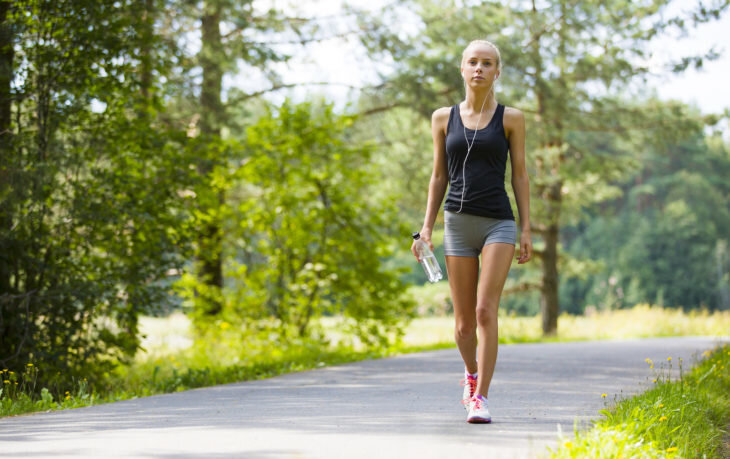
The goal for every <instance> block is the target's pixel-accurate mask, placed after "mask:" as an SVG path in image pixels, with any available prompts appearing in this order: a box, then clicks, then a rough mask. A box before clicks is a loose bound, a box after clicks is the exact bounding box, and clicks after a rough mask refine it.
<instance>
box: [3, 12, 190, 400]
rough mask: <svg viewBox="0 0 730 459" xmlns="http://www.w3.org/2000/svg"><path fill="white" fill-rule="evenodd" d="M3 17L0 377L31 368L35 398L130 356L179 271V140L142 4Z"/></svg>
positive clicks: (183, 227) (182, 170)
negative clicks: (164, 105) (44, 388)
mask: <svg viewBox="0 0 730 459" xmlns="http://www.w3.org/2000/svg"><path fill="white" fill-rule="evenodd" d="M6 5H7V3H6V2H3V3H2V8H0V12H2V13H3V14H4V16H2V19H3V22H2V24H1V25H0V30H2V32H3V35H2V36H3V41H2V46H0V48H1V49H2V53H3V56H8V46H9V47H10V49H12V50H13V51H14V55H11V58H7V57H6V58H5V60H4V61H3V64H4V65H3V66H2V71H3V77H4V79H3V83H4V84H3V86H2V88H3V89H2V92H0V106H1V107H3V113H4V114H7V113H8V111H9V112H10V113H11V114H12V116H11V117H10V118H9V120H10V121H9V122H8V121H7V119H8V118H3V123H5V124H4V130H3V133H2V136H3V137H2V139H3V143H2V147H1V148H0V150H1V151H2V155H3V157H2V165H1V166H0V167H2V169H1V171H2V175H3V177H2V178H3V180H2V185H1V186H2V193H1V194H0V221H2V223H3V225H2V227H0V247H2V251H1V252H0V278H1V279H2V281H0V288H2V290H0V363H2V365H3V367H5V368H10V369H16V370H19V369H20V368H21V367H22V366H23V365H24V364H25V363H27V362H29V361H30V362H33V363H34V364H36V366H37V367H39V368H41V371H42V373H41V374H40V380H39V381H38V383H39V388H40V387H41V386H40V384H46V383H48V382H49V381H50V380H53V379H67V380H69V379H71V378H73V377H81V376H83V377H88V378H89V380H90V381H93V380H94V379H96V378H97V377H100V375H101V374H103V372H104V371H105V370H108V369H109V368H110V367H111V366H113V365H115V364H116V362H117V361H124V360H125V359H127V358H129V357H130V356H131V355H133V354H134V352H135V351H136V350H137V349H138V347H139V336H138V335H139V333H138V327H137V318H138V316H139V314H140V313H142V312H150V311H153V310H154V309H153V308H154V307H155V306H158V307H163V306H164V303H165V301H166V299H167V295H166V290H167V288H166V286H165V285H164V281H165V279H166V277H167V275H166V272H167V271H168V270H170V269H173V268H179V267H180V265H181V263H182V259H184V257H185V252H186V248H187V247H188V246H189V238H188V229H189V228H188V226H187V224H188V219H187V217H186V214H185V212H184V211H183V199H182V198H181V197H180V196H178V190H182V189H185V188H187V187H189V186H190V184H191V178H190V174H189V173H188V172H187V167H185V163H186V158H185V154H186V151H187V150H186V148H185V146H186V145H185V137H184V132H180V131H175V130H170V129H167V128H166V127H164V126H163V125H161V123H160V122H159V119H158V117H157V113H158V110H159V108H160V106H159V103H158V102H159V99H158V98H157V97H155V96H156V94H157V93H158V91H159V85H158V78H159V76H160V72H161V71H162V72H164V68H160V67H156V68H155V71H151V70H150V67H148V65H149V64H150V62H151V60H150V59H144V56H145V53H146V52H150V51H151V50H154V49H156V47H157V46H158V45H159V41H158V40H157V38H156V37H155V36H152V35H151V34H150V33H149V17H145V15H144V14H142V15H139V12H140V11H146V12H149V11H151V9H152V7H153V6H154V5H152V3H150V2H149V1H145V2H140V1H135V0H127V1H116V2H96V1H84V0H70V1H65V2H57V1H50V0H27V1H16V2H13V3H12V4H11V5H10V8H9V9H5V7H6ZM141 6H143V7H150V9H147V10H145V9H144V8H140V7H141ZM8 31H10V34H8ZM139 56H142V59H141V60H140V59H138V57H139ZM148 56H149V54H148ZM162 63H163V64H164V60H163V61H162ZM140 72H141V74H142V75H143V76H144V75H146V77H145V78H141V79H140V78H138V77H137V76H138V75H139V74H140ZM8 79H9V81H10V85H9V87H8V84H7V81H8ZM8 107H9V108H8ZM140 115H144V116H140ZM8 139H9V141H6V140H8ZM181 158H182V159H183V160H182V161H181Z"/></svg>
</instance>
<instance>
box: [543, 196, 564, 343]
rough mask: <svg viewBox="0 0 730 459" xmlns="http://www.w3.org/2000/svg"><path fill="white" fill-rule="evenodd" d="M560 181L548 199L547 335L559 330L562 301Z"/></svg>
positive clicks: (546, 251) (546, 259)
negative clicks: (559, 258) (559, 245)
mask: <svg viewBox="0 0 730 459" xmlns="http://www.w3.org/2000/svg"><path fill="white" fill-rule="evenodd" d="M561 188H562V185H561V184H560V183H557V184H553V185H551V186H550V187H549V188H548V192H547V193H546V196H545V197H546V199H547V201H548V202H549V203H550V204H549V209H550V217H549V218H550V224H549V225H547V228H546V230H545V233H544V234H543V240H544V242H545V249H544V252H543V257H542V288H541V292H540V293H541V295H540V312H541V314H542V333H543V335H545V336H553V335H555V334H557V332H558V314H559V312H560V303H559V300H558V285H559V284H558V281H559V279H558V241H559V238H560V226H559V223H558V221H559V220H558V219H559V214H560V205H561V197H560V189H561Z"/></svg>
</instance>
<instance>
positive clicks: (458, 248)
mask: <svg viewBox="0 0 730 459" xmlns="http://www.w3.org/2000/svg"><path fill="white" fill-rule="evenodd" d="M495 242H503V243H505V244H512V245H515V244H516V242H517V224H516V223H515V221H514V220H499V219H496V218H489V217H479V216H477V215H469V214H457V213H454V212H449V211H448V210H445V211H444V254H445V255H447V256H454V257H478V256H479V254H481V253H482V247H484V246H485V245H488V244H494V243H495Z"/></svg>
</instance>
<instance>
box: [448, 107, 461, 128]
mask: <svg viewBox="0 0 730 459" xmlns="http://www.w3.org/2000/svg"><path fill="white" fill-rule="evenodd" d="M460 122H461V116H459V105H458V104H457V105H452V106H451V111H450V112H449V122H448V124H447V125H446V135H449V132H455V130H457V129H459V125H458V123H460Z"/></svg>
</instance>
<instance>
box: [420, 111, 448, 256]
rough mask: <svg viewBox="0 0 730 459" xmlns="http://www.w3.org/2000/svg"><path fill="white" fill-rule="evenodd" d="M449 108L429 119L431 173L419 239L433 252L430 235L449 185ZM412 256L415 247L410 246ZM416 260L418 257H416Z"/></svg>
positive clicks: (435, 113) (437, 112)
mask: <svg viewBox="0 0 730 459" xmlns="http://www.w3.org/2000/svg"><path fill="white" fill-rule="evenodd" d="M449 112H450V108H449V107H442V108H439V109H438V110H436V111H435V112H433V116H432V117H431V136H432V137H433V172H432V173H431V181H430V182H429V184H428V203H427V204H426V217H425V218H424V220H423V227H422V228H421V239H422V240H423V241H424V242H425V243H427V244H428V245H429V247H431V250H433V243H432V242H431V233H432V232H433V225H434V222H435V221H436V216H437V215H438V212H439V208H440V207H441V202H442V201H443V200H444V194H445V193H446V186H447V185H448V183H449V177H448V175H449V174H448V168H447V165H446V125H447V124H448V122H449ZM411 251H412V252H413V254H414V255H416V252H415V245H413V246H411ZM416 258H418V255H416Z"/></svg>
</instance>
